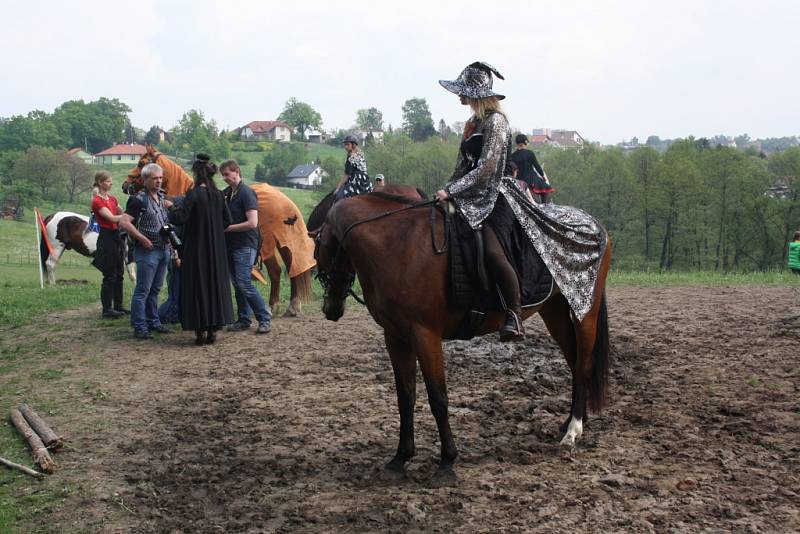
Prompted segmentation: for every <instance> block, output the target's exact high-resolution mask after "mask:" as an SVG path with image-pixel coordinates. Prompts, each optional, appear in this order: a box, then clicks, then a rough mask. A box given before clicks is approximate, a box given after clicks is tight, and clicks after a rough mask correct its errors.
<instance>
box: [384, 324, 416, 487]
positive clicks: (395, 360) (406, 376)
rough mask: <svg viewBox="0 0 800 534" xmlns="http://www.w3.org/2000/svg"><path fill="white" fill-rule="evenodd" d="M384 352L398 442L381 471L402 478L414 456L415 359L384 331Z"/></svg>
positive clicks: (405, 345)
mask: <svg viewBox="0 0 800 534" xmlns="http://www.w3.org/2000/svg"><path fill="white" fill-rule="evenodd" d="M384 339H385V340H386V349H387V350H388V351H389V357H390V359H391V360H392V369H394V385H395V389H396V390H397V408H398V410H399V412H400V442H399V443H398V444H397V453H396V454H395V455H394V458H392V459H391V460H390V461H389V463H387V464H386V465H385V466H384V470H385V471H386V472H387V473H389V474H390V475H402V476H405V465H406V462H408V461H409V460H410V459H411V457H412V456H414V404H416V402H417V359H416V357H415V354H414V351H413V350H412V349H411V346H410V345H409V344H408V342H407V341H405V340H404V339H403V338H402V337H400V336H392V335H390V334H389V333H388V332H386V331H384Z"/></svg>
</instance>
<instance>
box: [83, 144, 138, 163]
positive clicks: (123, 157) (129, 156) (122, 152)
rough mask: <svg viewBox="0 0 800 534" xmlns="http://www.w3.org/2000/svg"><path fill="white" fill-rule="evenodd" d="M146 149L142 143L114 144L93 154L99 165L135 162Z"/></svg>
mask: <svg viewBox="0 0 800 534" xmlns="http://www.w3.org/2000/svg"><path fill="white" fill-rule="evenodd" d="M145 152H147V149H146V148H145V147H144V145H137V144H132V145H114V146H112V147H111V148H107V149H105V150H103V151H102V152H98V153H97V154H95V155H94V157H95V163H97V164H99V165H115V164H118V163H125V164H127V165H130V164H131V163H133V164H136V163H137V162H138V161H139V158H141V157H142V156H143V155H144V153H145Z"/></svg>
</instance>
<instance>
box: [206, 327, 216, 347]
mask: <svg viewBox="0 0 800 534" xmlns="http://www.w3.org/2000/svg"><path fill="white" fill-rule="evenodd" d="M216 340H217V331H216V330H215V329H213V328H209V329H208V331H207V332H206V345H213V344H214V342H215V341H216Z"/></svg>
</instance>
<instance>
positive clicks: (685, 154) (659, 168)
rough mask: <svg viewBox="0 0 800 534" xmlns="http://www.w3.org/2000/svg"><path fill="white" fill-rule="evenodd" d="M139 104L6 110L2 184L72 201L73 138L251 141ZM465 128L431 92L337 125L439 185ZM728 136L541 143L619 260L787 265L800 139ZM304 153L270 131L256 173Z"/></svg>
mask: <svg viewBox="0 0 800 534" xmlns="http://www.w3.org/2000/svg"><path fill="white" fill-rule="evenodd" d="M129 112H130V108H129V107H128V106H127V105H125V104H124V103H122V102H119V101H118V100H116V99H106V98H100V99H98V100H97V101H94V102H88V103H84V102H83V101H80V100H78V101H69V102H65V103H64V104H62V105H61V106H59V107H58V108H56V109H55V110H54V112H53V113H51V114H47V113H44V112H41V111H33V112H31V113H29V114H28V115H25V116H14V117H10V118H0V196H5V195H6V194H8V193H18V194H20V196H22V197H23V198H24V199H33V200H32V201H35V199H37V198H44V199H50V200H55V201H60V200H66V201H70V202H74V201H75V198H76V196H78V195H80V194H81V193H82V192H83V191H86V190H87V189H88V188H89V187H90V185H91V169H90V168H89V167H88V166H86V165H85V164H83V162H81V161H79V160H76V159H75V158H68V157H66V154H65V153H64V149H66V148H69V147H73V146H82V147H85V148H88V150H89V151H90V152H93V151H97V150H98V149H103V148H107V146H110V145H112V144H114V143H117V142H122V141H128V140H132V141H138V140H139V138H144V139H142V140H148V141H150V142H153V143H156V144H158V145H159V148H160V149H161V150H162V151H164V152H166V153H169V154H173V155H174V154H179V153H182V154H183V155H184V156H190V155H191V154H194V153H197V152H206V153H209V154H211V155H212V157H214V158H215V159H217V160H222V159H226V158H229V157H231V155H232V153H233V150H232V148H233V146H234V144H235V143H237V142H239V141H240V139H239V138H238V134H237V133H236V132H225V131H221V130H220V129H219V128H218V127H217V124H216V122H215V121H214V120H211V119H208V118H206V117H205V116H204V114H203V112H202V111H199V110H189V111H187V112H186V113H184V114H183V115H182V116H181V118H180V120H179V121H178V124H177V125H176V126H175V127H173V128H172V129H171V130H170V131H169V133H168V137H167V139H166V140H164V141H161V138H160V134H161V132H162V130H161V128H159V127H158V126H153V127H152V128H150V130H148V131H147V132H143V131H142V130H138V129H136V128H134V127H132V126H131V124H130V120H129V119H128V113H129ZM280 117H281V118H282V120H285V121H287V122H289V123H290V125H291V126H293V128H295V135H296V136H298V137H299V138H303V137H304V135H305V132H306V131H308V130H309V129H317V128H320V127H321V124H322V117H321V115H320V114H319V113H318V112H316V111H315V110H314V109H313V108H311V106H309V105H308V104H306V103H304V102H299V101H297V100H296V99H290V100H289V101H287V102H286V105H285V107H284V111H283V112H282V113H281V115H280ZM462 128H463V124H454V125H452V128H451V127H449V126H448V125H447V124H445V122H444V121H443V120H442V121H439V126H438V128H434V123H433V119H432V116H431V113H430V110H429V109H428V105H427V102H426V101H425V99H424V98H412V99H409V100H407V101H406V102H405V103H404V105H403V123H402V125H401V126H400V128H397V129H393V128H392V127H391V125H389V126H388V128H385V127H384V122H383V115H382V113H381V112H380V111H379V110H378V109H376V108H364V109H359V110H357V112H356V117H355V124H354V126H353V127H351V128H350V129H347V130H339V131H338V132H336V133H335V135H334V136H332V139H330V140H329V142H330V143H332V144H335V145H337V146H340V144H341V138H343V137H344V135H346V133H348V132H351V131H354V130H355V129H359V130H361V131H365V132H370V131H384V138H383V142H382V143H377V142H371V141H370V140H368V142H367V143H365V146H364V147H363V148H364V151H365V153H366V157H367V162H368V167H369V172H370V174H371V175H373V176H374V175H375V174H377V173H381V174H384V175H385V176H386V179H387V182H388V183H403V184H407V185H412V186H415V187H419V188H420V189H422V190H423V191H426V192H427V193H428V194H432V193H433V192H434V191H436V190H437V189H439V188H440V187H441V186H442V185H444V184H445V183H446V182H447V181H448V180H449V179H450V176H451V174H452V172H453V167H454V164H455V160H456V154H457V152H458V146H459V142H460V132H461V130H462ZM717 141H718V140H717V139H710V140H709V139H705V138H700V139H695V138H692V137H690V138H688V139H675V140H668V141H662V140H660V139H658V138H657V137H655V136H651V137H650V138H648V140H647V143H646V144H644V145H638V143H628V144H627V146H626V147H625V148H622V147H612V148H598V147H597V146H595V145H592V144H586V145H585V146H584V148H582V149H580V150H573V149H570V150H561V149H557V148H553V147H548V146H544V147H538V148H537V149H536V151H537V155H538V156H539V159H540V160H541V161H542V163H543V164H544V166H545V168H546V170H547V173H548V176H549V177H550V178H551V181H552V182H553V185H554V186H555V188H556V189H557V191H558V192H557V195H556V202H558V203H561V204H569V205H573V206H577V207H580V208H582V209H585V210H586V211H587V212H589V213H592V214H593V215H595V216H596V217H598V219H600V221H601V222H602V223H603V224H604V225H605V226H606V227H607V228H608V230H609V232H610V233H611V236H612V239H613V241H614V248H615V255H614V257H615V260H614V261H615V266H616V267H618V268H624V269H661V270H670V269H704V270H705V269H713V270H720V271H729V270H750V269H758V270H763V269H772V268H778V267H781V266H782V265H783V262H784V257H785V247H786V242H787V241H788V240H789V238H790V237H791V235H792V233H793V232H794V231H795V230H796V229H798V227H800V200H799V199H798V190H800V185H799V182H800V179H799V178H797V177H798V176H800V147H796V146H792V144H793V143H794V141H796V139H794V138H791V139H783V138H781V140H774V141H775V143H774V144H775V145H776V146H778V145H779V143H778V141H780V143H783V144H780V146H781V148H785V149H784V150H783V151H781V152H775V153H771V154H769V155H767V154H765V152H764V151H763V150H756V149H755V148H753V146H752V144H751V140H750V139H749V137H748V136H746V134H745V135H743V136H738V137H737V138H735V142H736V145H737V146H740V145H741V148H743V150H742V149H737V148H734V147H729V146H721V145H720V144H717ZM767 141H768V142H771V141H773V140H767ZM761 146H762V148H763V146H764V145H763V144H762V145H761ZM306 154H307V152H306V149H305V147H304V145H303V144H297V143H290V144H282V143H272V144H271V145H270V146H269V150H264V154H263V155H262V156H261V161H260V162H259V164H258V165H257V167H256V176H255V177H254V178H256V179H259V180H262V181H268V182H270V183H273V184H276V185H281V184H283V183H285V178H286V175H287V174H288V173H289V172H290V171H291V169H292V168H294V166H296V165H299V164H302V163H306V162H307V161H308V158H307V155H306ZM318 163H320V165H321V166H322V167H323V169H324V170H325V171H326V172H327V173H328V178H327V182H326V183H325V186H324V188H323V189H325V190H329V188H332V187H333V185H334V184H335V183H336V182H338V179H339V177H340V176H341V175H342V172H343V166H344V153H342V155H341V157H327V158H324V159H323V160H322V161H319V162H318ZM776 186H777V187H776ZM776 191H777V192H776Z"/></svg>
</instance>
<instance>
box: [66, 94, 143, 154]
mask: <svg viewBox="0 0 800 534" xmlns="http://www.w3.org/2000/svg"><path fill="white" fill-rule="evenodd" d="M130 111H131V108H130V107H128V106H127V104H124V103H123V102H120V101H119V100H117V99H116V98H112V99H108V98H104V97H101V98H99V99H98V100H95V101H93V102H89V103H88V104H87V103H85V102H84V101H83V100H70V101H67V102H64V103H63V104H61V105H60V106H59V107H57V108H56V109H55V111H53V117H52V120H53V122H54V123H55V125H56V128H57V129H58V131H59V132H60V134H61V136H62V137H63V138H64V139H66V140H67V142H68V144H69V145H70V146H72V147H79V146H80V147H83V146H85V147H86V148H87V149H88V150H89V151H90V152H93V153H94V152H100V151H101V150H104V149H106V148H108V147H110V146H111V145H113V144H114V143H119V142H121V141H125V140H126V134H127V133H129V131H130V132H132V130H129V128H130V119H129V118H128V113H130Z"/></svg>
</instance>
